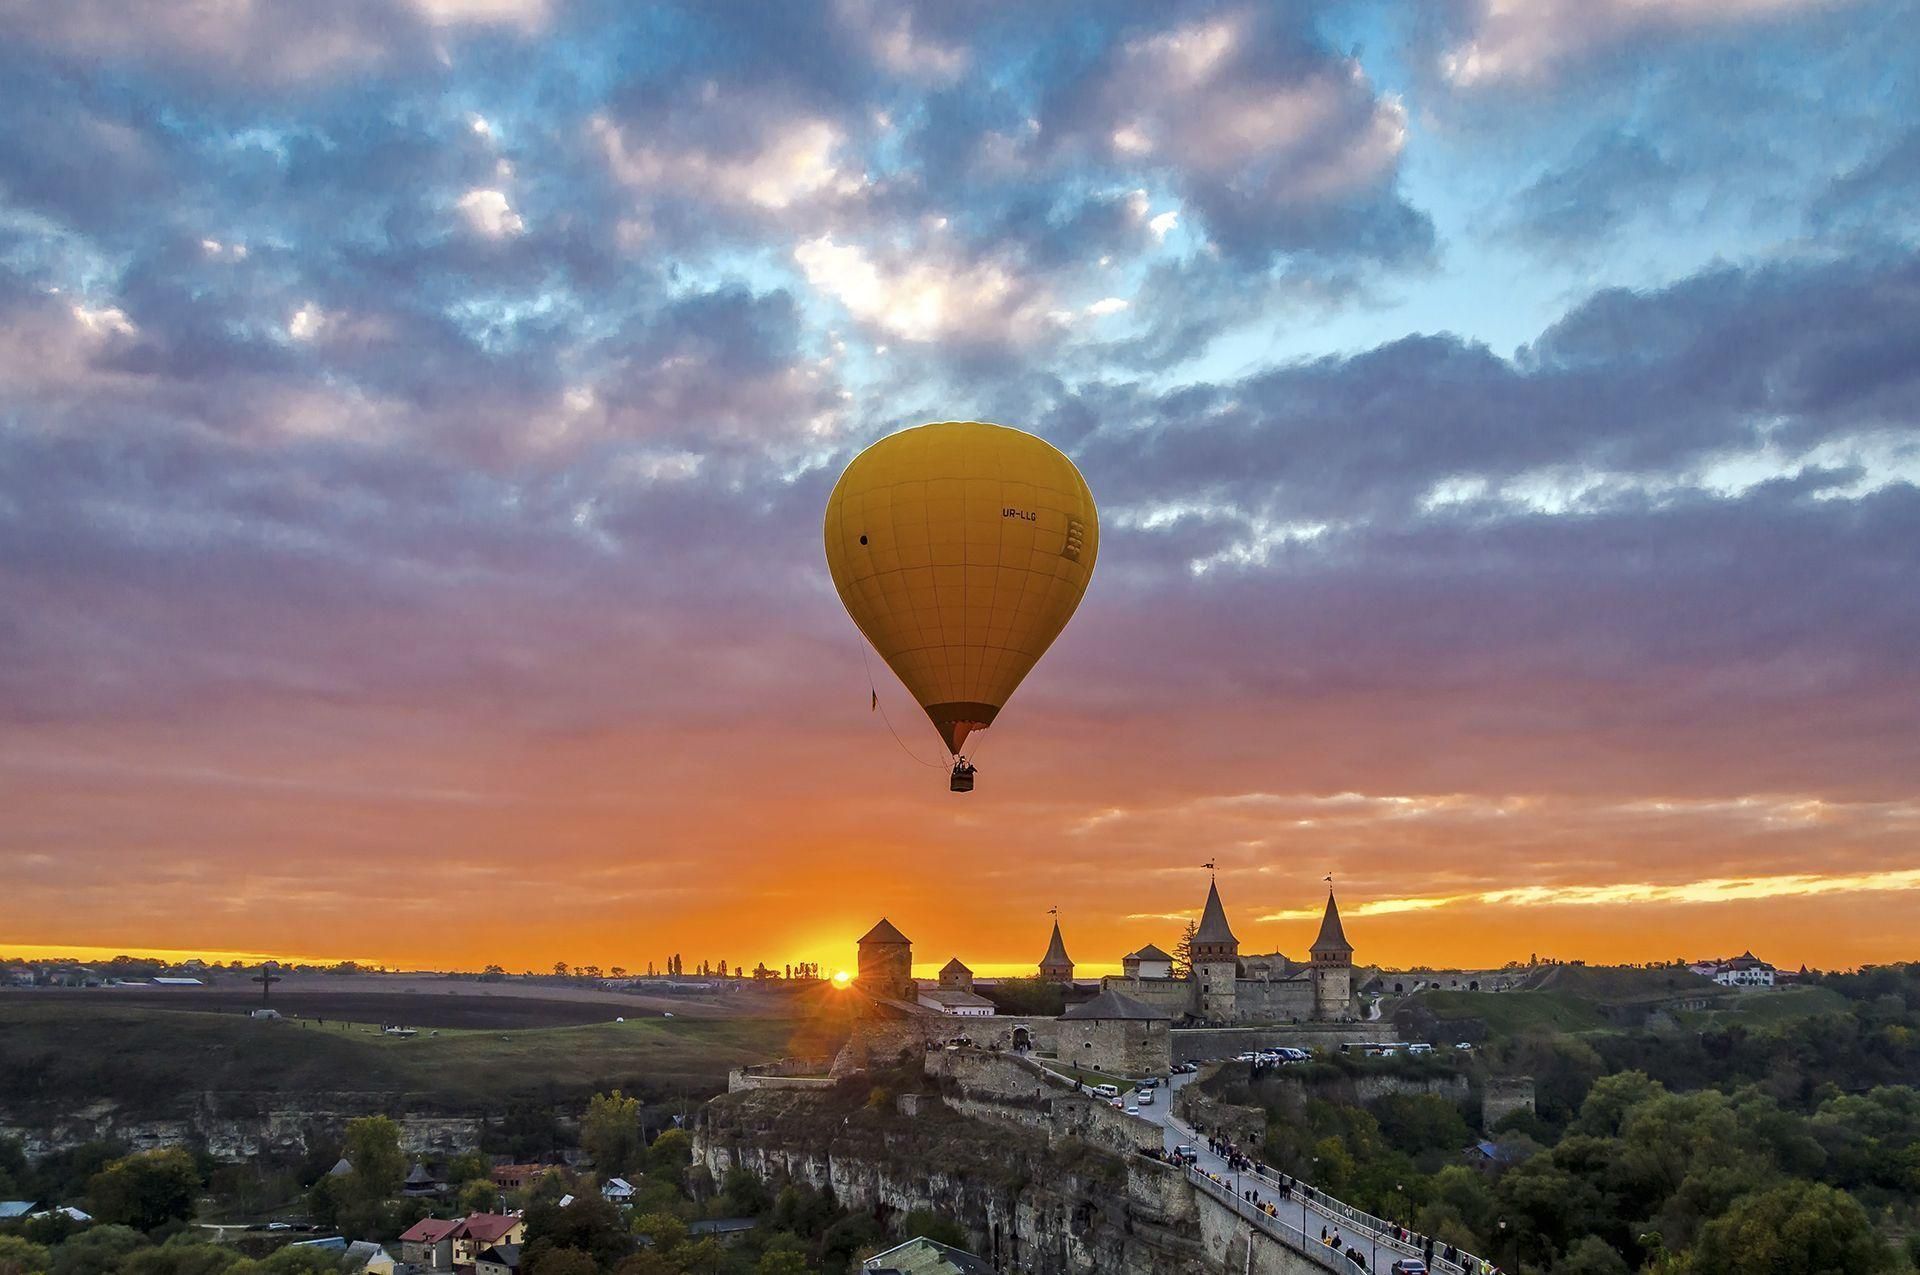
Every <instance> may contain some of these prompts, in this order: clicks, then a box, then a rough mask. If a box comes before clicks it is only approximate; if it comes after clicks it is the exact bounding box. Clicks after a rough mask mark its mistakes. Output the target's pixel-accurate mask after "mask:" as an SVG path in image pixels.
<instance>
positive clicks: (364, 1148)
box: [345, 1116, 407, 1204]
mask: <svg viewBox="0 0 1920 1275" xmlns="http://www.w3.org/2000/svg"><path fill="white" fill-rule="evenodd" d="M345 1154H346V1158H347V1163H348V1164H350V1165H352V1166H353V1172H352V1173H350V1174H348V1175H347V1191H348V1194H349V1196H350V1197H351V1198H352V1199H353V1200H354V1201H356V1202H358V1203H363V1204H366V1203H372V1202H374V1201H377V1200H385V1199H388V1198H390V1197H391V1196H392V1195H393V1194H394V1193H395V1192H397V1191H398V1190H399V1189H400V1184H401V1183H403V1182H405V1181H406V1180H407V1159H406V1157H405V1156H404V1155H402V1154H401V1153H400V1126H399V1125H397V1124H395V1123H394V1122H393V1121H392V1120H389V1119H388V1118H387V1117H386V1116H361V1117H360V1118H359V1119H357V1120H350V1121H348V1122H347V1147H346V1152H345Z"/></svg>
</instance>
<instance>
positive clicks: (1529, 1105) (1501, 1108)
mask: <svg viewBox="0 0 1920 1275" xmlns="http://www.w3.org/2000/svg"><path fill="white" fill-rule="evenodd" d="M1533 1110H1534V1105H1533V1077H1532V1076H1489V1077H1488V1078H1487V1082H1486V1088H1485V1089H1484V1090H1483V1091H1482V1093H1481V1096H1480V1124H1481V1127H1482V1128H1485V1129H1491V1128H1493V1126H1494V1125H1496V1124H1498V1123H1499V1122H1500V1121H1501V1120H1503V1119H1505V1118H1506V1117H1507V1116H1510V1115H1512V1114H1513V1113H1514V1112H1516V1111H1528V1112H1531V1111H1533Z"/></svg>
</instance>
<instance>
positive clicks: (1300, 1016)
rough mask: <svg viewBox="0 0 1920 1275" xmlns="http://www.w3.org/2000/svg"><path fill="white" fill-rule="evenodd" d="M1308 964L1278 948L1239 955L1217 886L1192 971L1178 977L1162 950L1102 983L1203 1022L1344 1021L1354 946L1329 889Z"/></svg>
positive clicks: (1348, 1013)
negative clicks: (1341, 924)
mask: <svg viewBox="0 0 1920 1275" xmlns="http://www.w3.org/2000/svg"><path fill="white" fill-rule="evenodd" d="M1308 955H1309V957H1310V959H1309V960H1308V961H1306V962H1305V963H1304V964H1303V963H1301V962H1298V961H1295V960H1292V959H1290V958H1289V957H1287V956H1285V955H1282V954H1281V953H1279V952H1270V953H1267V954H1266V955H1264V956H1242V955H1241V954H1240V940H1239V939H1238V938H1236V937H1235V936H1234V933H1233V927H1231V926H1230V925H1228V924H1227V910H1226V908H1225V907H1223V906H1222V905H1221V903H1220V887H1219V885H1218V884H1217V883H1215V884H1210V885H1209V886H1208V887H1207V905H1206V907H1205V908H1204V909H1203V910H1202V911H1201V913H1200V924H1199V927H1198V928H1197V929H1196V930H1195V931H1194V933H1193V940H1192V957H1191V967H1192V968H1191V969H1190V970H1189V971H1188V973H1187V975H1186V977H1184V978H1176V977H1174V973H1173V958H1172V957H1170V956H1168V955H1167V954H1166V953H1165V952H1162V951H1161V950H1160V949H1159V948H1157V947H1152V946H1149V947H1146V948H1142V949H1141V950H1140V951H1137V952H1129V953H1128V954H1127V955H1126V957H1125V958H1124V959H1123V960H1122V961H1121V965H1120V967H1121V969H1122V970H1123V971H1125V972H1124V973H1121V974H1118V975H1109V976H1108V977H1106V978H1103V979H1101V980H1100V983H1101V987H1102V988H1103V989H1104V990H1110V991H1118V992H1120V993H1122V994H1123V995H1126V996H1128V997H1131V998H1132V999H1134V1000H1137V1001H1140V1002H1142V1003H1144V1004H1147V1005H1151V1006H1153V1007H1154V1008H1155V1009H1158V1010H1161V1011H1162V1012H1164V1013H1165V1014H1167V1015H1168V1016H1169V1017H1170V1018H1173V1019H1175V1020H1176V1021H1179V1020H1185V1021H1188V1022H1198V1023H1221V1024H1226V1023H1285V1022H1295V1021H1298V1022H1339V1021H1342V1020H1345V1019H1351V1018H1353V1017H1355V1013H1354V998H1353V991H1354V983H1353V944H1351V943H1349V942H1347V935H1346V931H1345V930H1343V929H1342V928H1341V926H1340V905H1339V904H1338V903H1337V902H1335V901H1334V897H1333V891H1332V890H1331V889H1329V890H1328V891H1327V910H1326V912H1325V914H1324V915H1323V916H1322V917H1321V918H1320V934H1319V937H1317V938H1315V939H1314V941H1313V947H1312V948H1311V949H1310V951H1309V953H1308Z"/></svg>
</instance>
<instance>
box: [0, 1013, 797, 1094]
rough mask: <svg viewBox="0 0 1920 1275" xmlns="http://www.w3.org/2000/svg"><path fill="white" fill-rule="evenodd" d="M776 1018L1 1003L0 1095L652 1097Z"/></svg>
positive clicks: (765, 1041)
mask: <svg viewBox="0 0 1920 1275" xmlns="http://www.w3.org/2000/svg"><path fill="white" fill-rule="evenodd" d="M795 1026H796V1025H795V1024H794V1023H792V1022H789V1021H782V1020H775V1019H672V1020H663V1019H644V1020H635V1021H632V1022H626V1023H599V1024H594V1025H591V1026H583V1027H555V1028H542V1029H538V1030H531V1031H510V1032H496V1031H445V1032H442V1033H441V1034H440V1035H438V1036H429V1035H427V1034H425V1033H422V1034H421V1035H419V1036H416V1037H413V1038H411V1039H397V1038H392V1037H385V1036H381V1035H378V1034H376V1033H373V1032H370V1031H368V1030H366V1029H365V1028H359V1029H356V1030H341V1029H337V1028H320V1027H312V1026H301V1025H299V1024H296V1023H293V1022H255V1021H253V1020H251V1019H246V1018H242V1017H239V1016H237V1015H231V1014H196V1013H188V1012H180V1011H166V1010H142V1009H134V1008H123V1007H111V1008H96V1007H92V1006H73V1005H31V1004H27V1005H21V1004H8V1005H5V1006H4V1007H0V1106H4V1107H6V1108H7V1109H9V1110H12V1111H16V1112H17V1111H24V1110H30V1109H34V1108H48V1107H51V1108H70V1107H72V1106H74V1105H76V1104H83V1103H85V1102H87V1101H89V1100H90V1099H92V1098H94V1097H106V1098H111V1099H113V1100H114V1101H116V1102H118V1103H120V1104H121V1105H122V1106H123V1108H127V1109H130V1110H136V1111H145V1112H152V1113H154V1114H161V1113H166V1112H173V1111H180V1110H182V1109H184V1108H188V1107H191V1106H192V1105H194V1104H195V1103H196V1102H197V1101H199V1096H200V1095H201V1094H204V1093H212V1094H215V1095H233V1101H251V1100H254V1099H259V1100H262V1101H271V1100H272V1099H273V1098H274V1097H275V1096H277V1095H286V1096H287V1097H289V1098H293V1099H307V1100H311V1099H312V1098H313V1096H314V1095H316V1094H325V1093H340V1092H350V1093H369V1092H378V1093H393V1094H404V1095H406V1096H407V1099H408V1101H409V1102H410V1103H413V1104H416V1105H418V1106H419V1107H422V1108H426V1109H439V1110H448V1111H483V1110H487V1109H494V1108H498V1107H499V1106H501V1105H502V1104H503V1103H504V1102H507V1101H511V1100H512V1099H513V1098H515V1097H520V1096H527V1097H544V1098H563V1097H571V1096H576V1095H577V1096H581V1097H584V1096H586V1095H588V1094H591V1093H593V1092H594V1091H596V1090H602V1089H608V1088H613V1087H616V1086H618V1087H620V1088H623V1089H625V1090H627V1091H628V1092H629V1093H638V1094H641V1095H643V1096H649V1097H653V1098H656V1099H657V1098H665V1097H669V1096H673V1095H677V1094H680V1093H683V1092H684V1093H686V1094H687V1095H688V1096H690V1097H700V1096H704V1095H707V1094H712V1093H717V1092H719V1091H721V1090H723V1089H724V1088H725V1087H726V1075H727V1071H728V1069H729V1068H730V1067H735V1066H738V1065H740V1064H742V1063H747V1062H758V1061H764V1060H767V1059H769V1058H775V1057H779V1056H781V1055H783V1054H786V1053H789V1052H791V1045H792V1043H793V1037H794V1032H795Z"/></svg>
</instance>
